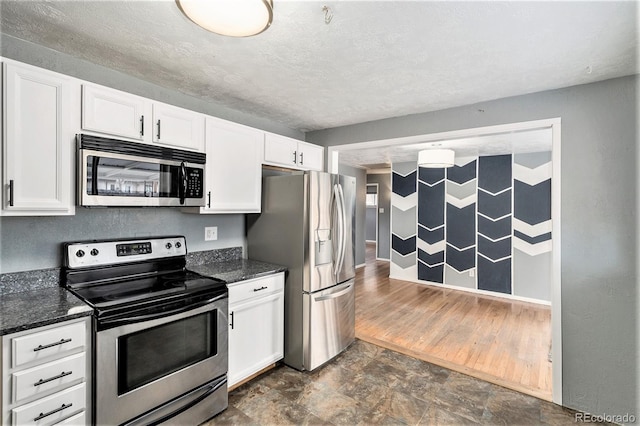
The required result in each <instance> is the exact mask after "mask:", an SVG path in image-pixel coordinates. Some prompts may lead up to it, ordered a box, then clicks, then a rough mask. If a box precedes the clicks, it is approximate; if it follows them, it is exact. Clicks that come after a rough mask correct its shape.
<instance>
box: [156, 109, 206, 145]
mask: <svg viewBox="0 0 640 426" xmlns="http://www.w3.org/2000/svg"><path fill="white" fill-rule="evenodd" d="M152 132H153V142H155V143H158V144H162V145H169V146H172V147H175V148H182V149H192V150H196V151H204V115H202V114H199V113H197V112H194V111H189V110H188V109H184V108H178V107H175V106H173V105H168V104H163V103H159V102H154V104H153V129H152Z"/></svg>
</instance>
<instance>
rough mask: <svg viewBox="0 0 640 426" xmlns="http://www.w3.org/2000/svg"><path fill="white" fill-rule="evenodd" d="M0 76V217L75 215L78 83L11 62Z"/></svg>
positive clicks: (52, 73) (68, 78)
mask: <svg viewBox="0 0 640 426" xmlns="http://www.w3.org/2000/svg"><path fill="white" fill-rule="evenodd" d="M3 77H4V78H3V83H4V91H3V110H4V116H3V119H4V133H3V136H4V137H3V145H2V148H3V155H2V160H3V176H2V177H3V179H2V188H3V191H2V215H5V216H9V215H19V216H46V215H70V214H74V213H75V203H74V197H73V188H74V184H75V179H74V170H75V167H74V164H73V158H74V152H75V144H74V132H73V129H74V127H75V126H74V123H77V122H78V121H77V118H78V117H79V113H80V111H79V108H78V107H79V103H78V102H77V101H76V102H75V103H74V102H73V99H79V97H80V92H79V90H80V86H79V84H78V83H77V81H76V80H74V79H72V78H70V77H66V76H64V75H61V74H57V73H54V72H50V71H46V70H42V69H39V68H35V67H32V66H29V65H22V64H16V63H13V62H7V63H4V74H3ZM74 117H75V121H74Z"/></svg>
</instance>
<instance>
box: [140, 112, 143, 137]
mask: <svg viewBox="0 0 640 426" xmlns="http://www.w3.org/2000/svg"><path fill="white" fill-rule="evenodd" d="M140 136H144V115H141V116H140Z"/></svg>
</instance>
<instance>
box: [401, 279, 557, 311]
mask: <svg viewBox="0 0 640 426" xmlns="http://www.w3.org/2000/svg"><path fill="white" fill-rule="evenodd" d="M389 279H392V280H399V281H408V282H411V283H415V284H421V285H428V286H429V287H435V288H446V289H447V290H460V291H464V292H467V293H473V294H477V295H479V296H489V297H497V298H499V299H509V300H515V301H517V302H525V303H533V304H536V305H544V306H551V302H549V301H546V300H540V299H532V298H529V297H522V296H515V295H513V294H506V293H498V292H494V291H487V290H479V289H477V288H467V287H458V286H455V285H449V284H442V283H435V282H432V281H423V280H418V279H408V278H398V277H393V276H391V275H389Z"/></svg>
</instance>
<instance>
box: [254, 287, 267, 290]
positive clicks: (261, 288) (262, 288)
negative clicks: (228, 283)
mask: <svg viewBox="0 0 640 426" xmlns="http://www.w3.org/2000/svg"><path fill="white" fill-rule="evenodd" d="M266 289H267V287H265V286H262V287H260V288H254V289H253V291H260V290H266Z"/></svg>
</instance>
